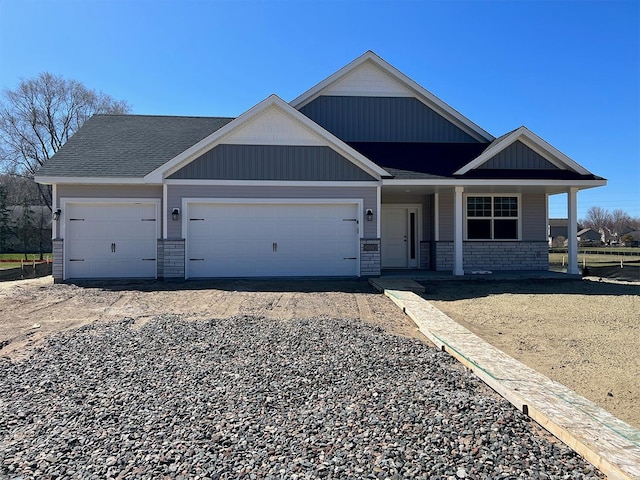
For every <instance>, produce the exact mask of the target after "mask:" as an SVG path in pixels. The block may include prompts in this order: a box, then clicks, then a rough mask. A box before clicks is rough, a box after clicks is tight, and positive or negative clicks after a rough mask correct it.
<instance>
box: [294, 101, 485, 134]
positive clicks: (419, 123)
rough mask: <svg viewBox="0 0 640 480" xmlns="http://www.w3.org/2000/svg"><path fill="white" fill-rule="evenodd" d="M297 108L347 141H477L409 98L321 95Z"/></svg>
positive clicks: (423, 105)
mask: <svg viewBox="0 0 640 480" xmlns="http://www.w3.org/2000/svg"><path fill="white" fill-rule="evenodd" d="M300 111H301V112H302V113H303V114H305V115H306V116H307V117H309V118H311V119H312V120H313V121H314V122H316V123H318V124H319V125H321V126H322V127H324V128H325V129H327V130H329V131H330V132H331V133H333V134H334V135H336V136H337V137H338V138H340V139H341V140H343V141H347V142H462V143H464V142H470V143H476V142H477V140H475V139H474V138H473V137H472V136H470V135H469V134H467V133H466V132H464V131H463V130H461V129H460V128H458V127H457V126H455V125H454V124H453V123H451V122H450V121H449V120H447V119H445V118H444V117H442V116H441V115H439V114H438V113H436V112H435V111H434V110H432V109H431V108H429V107H427V106H426V105H425V104H423V103H422V102H420V101H419V100H417V99H415V98H410V97H355V96H354V97H350V96H344V97H343V96H326V95H324V96H320V97H318V98H316V99H315V100H313V101H312V102H310V103H308V104H307V105H305V106H303V107H302V108H301V109H300Z"/></svg>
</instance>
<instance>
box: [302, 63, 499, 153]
mask: <svg viewBox="0 0 640 480" xmlns="http://www.w3.org/2000/svg"><path fill="white" fill-rule="evenodd" d="M321 95H333V96H338V95H345V96H347V95H348V96H391V97H393V96H400V97H409V96H411V97H415V98H417V99H418V100H419V101H421V102H423V103H424V104H425V105H427V106H428V107H429V108H431V109H432V110H434V111H435V112H436V113H438V114H439V115H442V116H443V117H444V118H445V119H447V120H448V121H450V122H451V123H453V124H454V125H456V126H457V127H458V128H460V129H462V130H463V131H465V132H466V133H468V134H469V135H471V136H472V137H474V138H475V139H476V140H478V141H482V142H487V141H492V140H493V139H494V137H493V136H492V135H491V134H490V133H488V132H487V131H485V130H484V129H482V128H481V127H479V126H478V125H476V124H475V123H474V122H472V121H471V120H469V119H468V118H466V117H465V116H464V115H462V114H461V113H460V112H458V111H456V110H455V109H453V108H452V107H451V106H449V105H447V104H446V103H444V102H443V101H442V100H440V99H439V98H438V97H436V96H435V95H434V94H432V93H431V92H429V91H428V90H426V89H425V88H423V87H422V86H420V85H418V84H417V83H416V82H414V81H413V80H411V79H410V78H409V77H407V76H406V75H405V74H404V73H402V72H400V71H399V70H398V69H396V68H395V67H394V66H392V65H391V64H389V63H387V62H386V61H384V60H383V59H382V58H380V57H379V56H378V55H376V54H375V53H373V52H372V51H368V52H366V53H365V54H364V55H361V56H360V57H358V58H356V59H355V60H353V61H352V62H351V63H349V64H348V65H346V66H345V67H343V68H341V69H340V70H338V71H337V72H336V73H334V74H333V75H331V76H329V77H327V78H326V79H325V80H323V81H322V82H320V83H318V84H317V85H315V86H314V87H312V88H310V89H309V90H307V91H306V92H304V93H303V94H302V95H300V96H299V97H297V98H295V99H294V100H292V101H291V105H292V106H293V107H294V108H296V109H300V108H302V107H303V106H305V105H306V104H308V103H309V102H311V101H313V100H314V99H316V98H318V97H319V96H321Z"/></svg>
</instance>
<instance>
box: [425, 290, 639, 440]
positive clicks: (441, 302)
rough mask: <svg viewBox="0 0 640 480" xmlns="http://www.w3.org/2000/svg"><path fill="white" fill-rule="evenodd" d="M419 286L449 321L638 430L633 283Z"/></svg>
mask: <svg viewBox="0 0 640 480" xmlns="http://www.w3.org/2000/svg"><path fill="white" fill-rule="evenodd" d="M423 283H424V282H423ZM424 285H425V287H426V292H425V293H424V294H423V296H424V298H426V299H428V300H429V301H431V303H432V304H433V305H435V306H436V307H437V308H438V309H440V310H441V311H443V312H444V313H446V314H447V315H448V316H449V317H451V318H452V319H454V320H456V321H457V322H459V323H460V324H462V325H464V326H465V327H467V328H468V329H469V330H471V331H472V332H474V333H475V334H477V335H479V336H480V337H482V338H483V339H484V340H486V341H488V342H489V343H491V344H492V345H494V346H495V347H497V348H499V349H501V350H502V351H504V352H506V353H507V354H509V355H511V356H512V357H514V358H516V359H517V360H519V361H521V362H523V363H525V364H526V365H528V366H529V367H531V368H533V369H535V370H537V371H538V372H540V373H542V374H544V375H546V376H547V377H549V378H551V379H553V380H556V381H558V382H560V383H562V384H564V385H566V386H568V387H569V388H571V389H572V390H574V391H576V392H578V393H579V394H580V395H582V396H584V397H586V398H588V399H590V400H592V401H593V402H595V403H596V404H598V405H599V406H601V407H603V408H604V409H606V410H608V411H609V412H611V413H613V414H614V415H615V416H617V417H618V418H620V419H622V420H624V421H626V422H628V423H629V424H631V425H633V426H635V427H637V428H640V285H639V284H637V283H636V284H630V283H627V284H623V283H611V282H604V281H597V280H596V281H590V280H533V281H532V280H529V281H515V282H514V281H508V282H506V281H505V282H501V281H489V280H478V281H459V282H440V283H424Z"/></svg>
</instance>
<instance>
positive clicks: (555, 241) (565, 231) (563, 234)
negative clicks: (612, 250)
mask: <svg viewBox="0 0 640 480" xmlns="http://www.w3.org/2000/svg"><path fill="white" fill-rule="evenodd" d="M584 230H588V229H585V228H583V227H582V226H581V225H580V224H578V228H577V230H576V233H577V234H578V236H580V232H581V231H584ZM547 231H548V232H549V246H550V247H566V246H567V239H568V238H569V219H567V218H550V219H549V225H548V227H547ZM595 233H596V234H598V232H595ZM598 237H600V234H598Z"/></svg>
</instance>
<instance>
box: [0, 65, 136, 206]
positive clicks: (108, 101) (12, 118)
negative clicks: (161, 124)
mask: <svg viewBox="0 0 640 480" xmlns="http://www.w3.org/2000/svg"><path fill="white" fill-rule="evenodd" d="M130 110H131V107H130V106H129V104H127V103H126V102H124V101H117V100H114V99H113V98H111V97H110V96H109V95H106V94H104V93H102V92H96V91H95V90H91V89H89V88H87V87H85V86H84V85H83V84H82V83H80V82H78V81H75V80H67V79H64V78H62V77H59V76H56V75H52V74H50V73H47V72H44V73H41V74H40V75H38V76H37V77H36V78H32V79H27V80H22V81H21V82H20V83H19V85H18V87H17V88H16V89H15V90H8V89H7V90H5V91H4V92H3V98H2V100H1V101H0V171H2V172H5V173H13V174H15V175H20V176H24V177H29V178H33V175H34V174H35V172H36V171H37V170H38V168H40V166H41V165H43V164H44V163H45V162H46V161H47V160H48V159H49V158H51V157H52V156H53V154H54V153H56V152H57V151H58V150H59V149H60V147H62V145H64V143H65V142H66V141H67V140H69V138H70V137H71V135H73V134H74V133H75V132H76V131H77V130H78V129H79V128H80V126H81V125H82V124H83V123H84V122H85V120H87V119H88V118H89V117H91V115H93V114H96V113H115V114H117V113H127V112H129V111H130ZM40 194H41V195H42V198H43V200H44V202H45V204H46V205H47V206H48V207H49V208H51V192H50V191H48V189H43V188H40Z"/></svg>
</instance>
